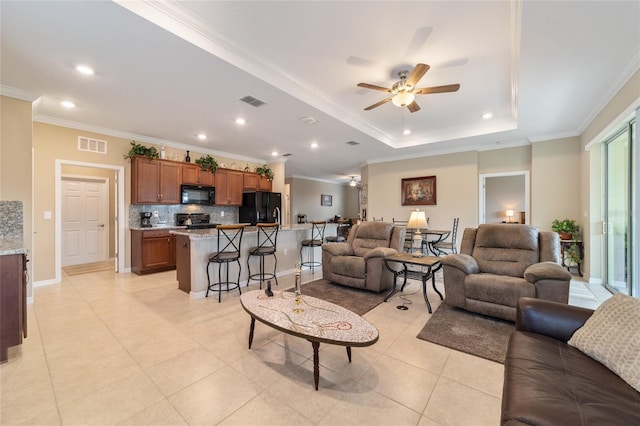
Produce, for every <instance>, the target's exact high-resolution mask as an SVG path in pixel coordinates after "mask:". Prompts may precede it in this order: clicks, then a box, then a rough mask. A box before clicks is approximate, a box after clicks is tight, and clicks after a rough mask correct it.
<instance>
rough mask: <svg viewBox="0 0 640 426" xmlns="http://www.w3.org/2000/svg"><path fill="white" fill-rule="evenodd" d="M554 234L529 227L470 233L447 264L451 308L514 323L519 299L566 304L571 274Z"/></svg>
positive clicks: (501, 226)
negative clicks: (536, 299) (562, 258)
mask: <svg viewBox="0 0 640 426" xmlns="http://www.w3.org/2000/svg"><path fill="white" fill-rule="evenodd" d="M559 260H560V242H559V239H558V235H557V234H556V233H555V232H539V231H538V229H537V228H535V227H533V226H529V225H515V224H495V225H494V224H487V225H480V226H479V227H478V228H467V229H465V230H464V234H463V236H462V243H461V245H460V253H458V254H450V255H448V256H445V257H444V258H443V259H442V264H443V270H444V289H445V292H446V299H445V301H446V303H447V304H448V305H450V306H454V307H457V308H463V309H466V310H468V311H472V312H476V313H479V314H484V315H489V316H493V317H498V318H503V319H507V320H511V321H515V319H516V306H517V304H518V299H519V298H520V297H534V298H538V299H545V300H551V301H554V302H561V303H567V302H568V300H569V282H570V280H571V274H570V273H569V272H567V271H566V270H565V269H564V268H563V267H562V266H560V265H559V263H558V262H559Z"/></svg>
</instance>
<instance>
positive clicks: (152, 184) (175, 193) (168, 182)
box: [131, 156, 182, 204]
mask: <svg viewBox="0 0 640 426" xmlns="http://www.w3.org/2000/svg"><path fill="white" fill-rule="evenodd" d="M181 183H182V167H181V164H180V163H179V162H176V161H168V160H154V159H151V158H147V157H139V156H136V157H133V158H132V159H131V203H132V204H180V184H181Z"/></svg>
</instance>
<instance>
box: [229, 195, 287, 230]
mask: <svg viewBox="0 0 640 426" xmlns="http://www.w3.org/2000/svg"><path fill="white" fill-rule="evenodd" d="M281 209H282V194H280V193H279V192H264V191H257V192H245V193H244V194H242V206H241V207H240V212H239V215H240V218H239V219H240V223H250V224H251V225H255V224H256V223H272V222H276V221H280V222H282V211H281Z"/></svg>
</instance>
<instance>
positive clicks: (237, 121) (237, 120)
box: [236, 117, 247, 126]
mask: <svg viewBox="0 0 640 426" xmlns="http://www.w3.org/2000/svg"><path fill="white" fill-rule="evenodd" d="M246 122H247V120H245V119H244V118H242V117H238V118H236V124H237V125H239V126H242V125H244V124H245V123H246Z"/></svg>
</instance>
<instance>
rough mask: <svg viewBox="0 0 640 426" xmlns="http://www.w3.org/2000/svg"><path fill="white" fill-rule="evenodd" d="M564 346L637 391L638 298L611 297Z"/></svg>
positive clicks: (639, 367) (639, 369)
mask: <svg viewBox="0 0 640 426" xmlns="http://www.w3.org/2000/svg"><path fill="white" fill-rule="evenodd" d="M568 343H569V345H571V346H574V347H576V348H577V349H579V350H581V351H582V352H584V353H585V354H587V355H589V356H590V357H592V358H593V359H595V360H597V361H600V362H601V363H602V364H604V365H605V366H606V367H608V368H609V369H611V371H613V372H614V373H616V374H617V375H618V376H620V377H621V378H622V379H623V380H624V381H625V382H627V383H629V385H631V386H632V387H633V388H634V389H636V390H637V391H640V299H636V298H634V297H631V296H626V295H624V294H616V295H614V296H613V297H611V298H610V299H608V300H606V301H605V302H604V303H603V304H602V305H600V307H599V308H598V309H596V310H595V312H594V313H593V315H592V316H591V318H589V319H588V320H587V322H586V323H585V324H584V326H582V327H581V328H579V329H578V330H577V331H576V332H575V333H574V334H573V336H572V337H571V339H570V340H569V342H568ZM638 409H639V410H640V407H638Z"/></svg>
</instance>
